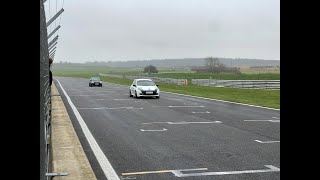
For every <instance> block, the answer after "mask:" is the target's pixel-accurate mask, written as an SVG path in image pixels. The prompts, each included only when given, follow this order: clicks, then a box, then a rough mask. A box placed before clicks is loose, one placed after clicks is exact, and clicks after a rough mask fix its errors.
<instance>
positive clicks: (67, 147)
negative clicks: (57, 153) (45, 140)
mask: <svg viewBox="0 0 320 180" xmlns="http://www.w3.org/2000/svg"><path fill="white" fill-rule="evenodd" d="M59 148H61V149H70V148H73V146H66V147H59Z"/></svg>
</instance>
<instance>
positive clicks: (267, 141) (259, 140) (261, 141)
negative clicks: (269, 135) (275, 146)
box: [254, 140, 280, 143]
mask: <svg viewBox="0 0 320 180" xmlns="http://www.w3.org/2000/svg"><path fill="white" fill-rule="evenodd" d="M254 141H256V142H258V143H279V142H280V141H260V140H254Z"/></svg>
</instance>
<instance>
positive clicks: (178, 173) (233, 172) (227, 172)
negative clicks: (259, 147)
mask: <svg viewBox="0 0 320 180" xmlns="http://www.w3.org/2000/svg"><path fill="white" fill-rule="evenodd" d="M265 167H267V168H269V169H261V170H244V171H225V172H203V173H190V174H183V173H182V170H180V171H178V170H175V171H173V172H172V173H173V174H174V175H175V176H176V177H192V176H217V175H230V174H249V173H265V172H280V168H277V167H275V166H272V165H265Z"/></svg>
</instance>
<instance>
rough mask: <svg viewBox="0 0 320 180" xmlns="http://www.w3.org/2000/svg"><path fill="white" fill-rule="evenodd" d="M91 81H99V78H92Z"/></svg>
mask: <svg viewBox="0 0 320 180" xmlns="http://www.w3.org/2000/svg"><path fill="white" fill-rule="evenodd" d="M91 80H94V81H100V78H98V77H93V78H91Z"/></svg>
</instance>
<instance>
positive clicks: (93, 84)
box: [89, 77, 102, 87]
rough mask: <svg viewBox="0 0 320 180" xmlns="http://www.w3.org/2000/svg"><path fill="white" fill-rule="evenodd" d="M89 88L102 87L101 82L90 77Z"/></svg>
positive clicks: (96, 78) (97, 78)
mask: <svg viewBox="0 0 320 180" xmlns="http://www.w3.org/2000/svg"><path fill="white" fill-rule="evenodd" d="M89 86H90V87H92V86H100V87H102V81H101V79H100V78H99V77H91V78H90V80H89Z"/></svg>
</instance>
